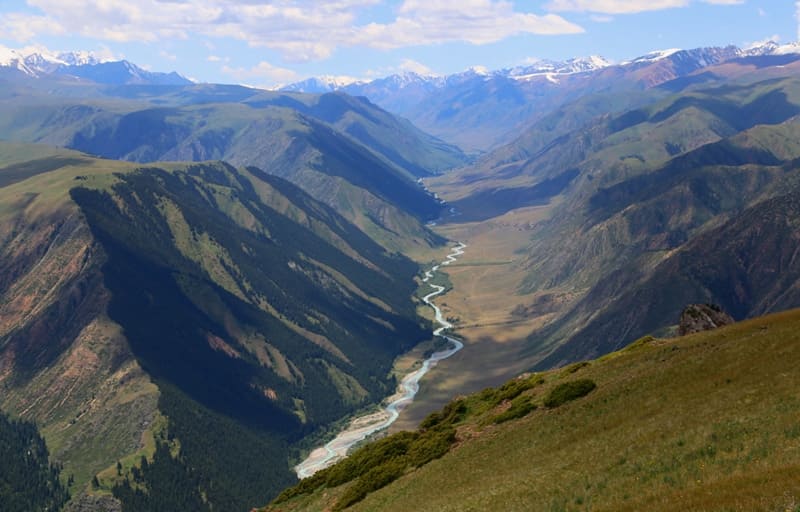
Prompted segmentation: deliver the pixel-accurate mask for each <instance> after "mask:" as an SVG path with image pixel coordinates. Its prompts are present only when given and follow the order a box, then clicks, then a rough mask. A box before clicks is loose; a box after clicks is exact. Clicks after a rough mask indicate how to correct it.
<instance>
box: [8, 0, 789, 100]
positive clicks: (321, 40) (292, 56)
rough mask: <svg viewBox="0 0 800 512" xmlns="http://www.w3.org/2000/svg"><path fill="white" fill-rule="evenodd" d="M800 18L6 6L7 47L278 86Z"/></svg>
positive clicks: (739, 2) (571, 9)
mask: <svg viewBox="0 0 800 512" xmlns="http://www.w3.org/2000/svg"><path fill="white" fill-rule="evenodd" d="M798 22H800V0H797V1H794V0H542V1H535V0H527V1H526V0H391V1H379V0H332V1H315V0H272V1H265V0H239V1H237V0H0V45H4V46H6V47H9V48H15V49H22V48H26V49H27V48H31V47H37V48H46V49H49V50H50V51H72V50H90V51H93V52H95V53H96V54H98V55H99V56H101V57H105V58H114V59H121V58H124V59H127V60H130V61H131V62H134V63H136V64H137V65H139V66H141V67H143V68H145V69H149V70H152V71H178V72H179V73H181V74H183V75H184V76H187V77H189V78H191V79H193V80H196V81H200V82H214V83H242V84H248V85H253V86H258V87H274V86H276V85H280V84H286V83H291V82H295V81H299V80H302V79H305V78H308V77H312V76H342V77H350V78H355V79H367V80H368V79H372V78H377V77H382V76H387V75H390V74H393V73H399V72H403V71H414V72H417V73H423V74H425V73H430V74H451V73H457V72H460V71H464V70H466V69H468V68H470V67H485V68H488V69H502V68H508V67H513V66H519V65H524V64H527V63H532V62H535V61H536V60H539V59H550V60H565V59H568V58H571V57H580V56H588V55H599V56H602V57H605V58H606V59H609V60H611V61H615V62H620V61H624V60H626V59H630V58H634V57H637V56H640V55H643V54H645V53H648V52H650V51H654V50H659V49H668V48H696V47H702V46H725V45H728V44H734V45H737V46H741V47H746V46H750V45H753V44H756V43H758V42H760V41H767V40H775V41H778V42H780V43H790V42H794V41H797V40H798V37H800V36H799V35H798V33H799V32H800V31H799V30H798Z"/></svg>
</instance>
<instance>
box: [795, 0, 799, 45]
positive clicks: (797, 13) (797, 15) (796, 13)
mask: <svg viewBox="0 0 800 512" xmlns="http://www.w3.org/2000/svg"><path fill="white" fill-rule="evenodd" d="M794 9H795V13H794V17H795V18H796V19H797V40H798V41H800V0H797V1H796V2H795V3H794Z"/></svg>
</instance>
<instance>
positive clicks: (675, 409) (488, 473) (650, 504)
mask: <svg viewBox="0 0 800 512" xmlns="http://www.w3.org/2000/svg"><path fill="white" fill-rule="evenodd" d="M798 327H800V311H798V310H793V311H788V312H784V313H780V314H775V315H770V316H765V317H759V318H755V319H752V320H749V321H747V322H742V323H739V324H734V325H729V326H726V327H723V328H720V329H717V330H713V331H707V332H703V333H698V334H693V335H690V336H686V337H683V338H671V339H670V338H667V339H658V338H653V337H646V338H642V339H640V340H638V341H637V342H636V343H633V344H631V345H629V346H627V347H626V348H624V349H623V350H620V351H618V352H613V353H611V354H608V355H607V356H605V357H603V358H601V359H598V360H592V361H584V362H581V363H577V364H573V365H570V366H567V367H564V368H559V369H555V370H550V371H546V372H542V373H535V374H527V375H522V376H520V377H519V378H517V379H515V380H512V381H509V382H508V383H506V384H505V385H503V386H501V387H499V388H495V389H492V388H489V389H486V390H484V391H482V392H480V393H476V394H474V395H470V396H466V397H461V398H458V399H456V400H454V401H453V402H452V403H451V404H450V405H448V406H447V407H446V408H445V409H443V410H442V412H440V413H436V414H433V415H431V416H430V417H429V418H428V419H426V420H425V421H424V422H423V424H422V427H421V428H420V429H419V430H417V431H416V432H403V433H398V434H395V436H393V437H392V438H389V439H386V440H382V441H380V442H377V443H373V444H372V445H369V446H366V447H364V448H362V449H361V450H360V451H358V452H356V453H354V454H353V455H352V456H351V457H352V458H354V459H358V460H359V461H360V462H361V464H362V466H359V467H358V474H359V475H361V476H360V477H351V478H350V479H349V480H345V481H344V482H342V481H341V479H338V475H339V471H337V470H344V469H345V467H346V465H347V461H344V462H342V463H340V464H339V466H340V467H339V468H337V466H334V467H333V468H331V471H330V472H329V473H328V474H327V475H323V476H324V477H325V478H323V477H320V478H318V479H317V480H316V481H313V482H310V484H308V485H306V481H303V482H302V483H301V484H300V485H299V486H297V487H294V488H291V489H288V490H287V491H285V492H284V493H283V494H282V495H281V497H280V498H278V500H276V501H275V502H274V503H273V504H272V505H270V506H269V507H267V508H266V509H264V510H269V511H284V512H286V511H295V512H299V511H304V510H343V509H344V510H354V511H360V510H381V511H393V510H398V511H400V510H446V511H449V510H453V511H455V510H487V509H499V510H517V509H520V510H522V509H524V510H553V509H555V510H588V509H591V510H622V511H627V510H630V511H633V510H654V511H660V510H675V509H681V510H737V509H738V510H759V511H760V510H764V511H767V510H777V509H781V510H785V509H789V510H791V509H792V508H795V507H796V506H797V503H798V500H800V486H799V485H798V481H797V475H798V474H799V473H800V455H799V454H800V451H799V448H800V444H798V443H799V442H800V425H799V424H798V422H797V417H796V406H797V397H796V393H795V390H796V386H797V385H798V375H797V372H795V371H793V369H794V368H795V367H796V365H797V364H798V360H797V357H798V356H797V354H798V350H797V348H798V344H800V336H798V332H800V331H799V330H798ZM525 404H527V405H525ZM447 429H452V431H454V437H455V439H454V441H455V442H451V443H448V444H446V445H445V449H444V451H443V452H442V451H439V452H436V456H434V457H432V458H431V459H429V460H427V461H425V462H424V463H422V464H420V465H418V466H416V467H414V466H411V467H408V466H407V467H405V468H404V469H401V470H400V471H393V468H395V467H396V466H397V461H403V460H415V458H416V457H418V454H417V453H416V452H414V451H413V450H414V449H415V448H416V447H417V446H418V445H417V444H415V443H417V442H418V440H419V439H423V438H425V437H429V436H431V435H432V433H434V432H437V431H444V430H447ZM427 448H428V450H430V451H432V452H433V451H435V450H436V447H435V446H433V445H428V447H427ZM350 469H352V467H351V468H350ZM326 482H329V483H328V484H326ZM365 490H366V492H364V491H365Z"/></svg>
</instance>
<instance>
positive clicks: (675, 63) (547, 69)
mask: <svg viewBox="0 0 800 512" xmlns="http://www.w3.org/2000/svg"><path fill="white" fill-rule="evenodd" d="M779 55H787V56H788V55H797V56H798V58H800V45H798V44H797V43H790V44H786V45H779V44H778V43H776V42H773V41H770V42H767V43H765V44H762V45H758V46H754V47H751V48H744V49H743V48H739V47H736V46H726V47H707V48H695V49H689V50H682V49H668V50H660V51H654V52H650V53H648V54H645V55H642V56H639V57H636V58H633V59H631V60H627V61H623V62H620V63H613V62H611V61H609V60H607V59H604V58H603V57H599V56H589V57H578V58H573V59H568V60H566V61H550V60H540V61H536V62H533V63H531V64H530V65H525V66H516V67H511V68H505V69H500V70H494V71H489V70H486V69H483V68H480V67H473V68H470V69H468V70H466V71H463V72H460V73H455V74H452V75H446V76H441V75H423V74H418V73H414V72H406V73H402V74H394V75H390V76H387V77H383V78H378V79H375V80H372V81H352V82H337V81H336V80H326V79H324V78H320V79H316V78H311V79H308V80H305V81H303V82H297V83H294V84H289V85H287V86H285V87H283V88H282V90H286V91H294V92H321V91H326V92H328V91H341V92H345V93H347V94H350V95H353V96H366V97H367V98H368V99H369V100H370V101H372V102H373V103H375V104H377V105H379V106H381V107H382V108H384V109H386V110H388V111H390V112H392V113H395V114H398V115H401V116H403V117H406V118H407V119H409V120H410V121H411V122H413V123H414V124H415V125H417V126H419V127H420V128H421V129H423V130H425V131H427V132H428V133H430V134H432V135H434V136H436V137H439V138H441V139H443V140H445V141H447V142H450V143H452V144H456V145H458V146H460V147H461V149H463V150H465V151H467V152H471V153H481V152H484V151H487V150H489V149H491V148H494V147H497V146H499V145H502V144H505V143H507V142H510V141H511V140H512V139H513V138H514V137H515V136H516V134H518V133H519V131H520V130H521V129H524V128H526V127H527V126H529V125H530V124H531V123H533V122H535V121H536V120H538V119H540V118H541V117H543V116H545V115H547V114H548V113H550V112H553V111H554V110H556V109H557V108H558V107H559V106H560V105H564V104H566V103H568V102H570V101H572V100H574V99H576V98H577V97H580V96H583V95H585V94H587V93H591V92H599V91H602V90H606V89H607V90H613V91H617V90H632V91H641V90H643V89H649V88H652V87H656V86H658V85H661V84H663V83H665V82H668V81H670V80H674V79H676V78H681V77H685V76H687V75H689V74H691V73H695V72H698V71H699V70H701V69H704V68H707V67H709V66H714V65H718V64H721V63H723V62H728V61H733V60H735V59H747V58H763V57H770V56H779Z"/></svg>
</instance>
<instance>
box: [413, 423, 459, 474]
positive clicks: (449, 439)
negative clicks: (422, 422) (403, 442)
mask: <svg viewBox="0 0 800 512" xmlns="http://www.w3.org/2000/svg"><path fill="white" fill-rule="evenodd" d="M455 440H456V430H455V429H454V428H452V427H450V428H446V429H437V430H430V431H428V432H425V433H424V434H423V435H421V436H420V437H419V439H417V440H416V441H414V443H413V444H412V445H411V448H410V449H409V450H408V463H409V464H410V465H411V466H413V467H415V468H418V467H421V466H424V465H425V464H427V463H428V462H430V461H432V460H434V459H438V458H439V457H442V456H443V455H444V454H445V453H447V452H448V451H449V450H450V446H451V445H452V444H453V443H454V442H455Z"/></svg>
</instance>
